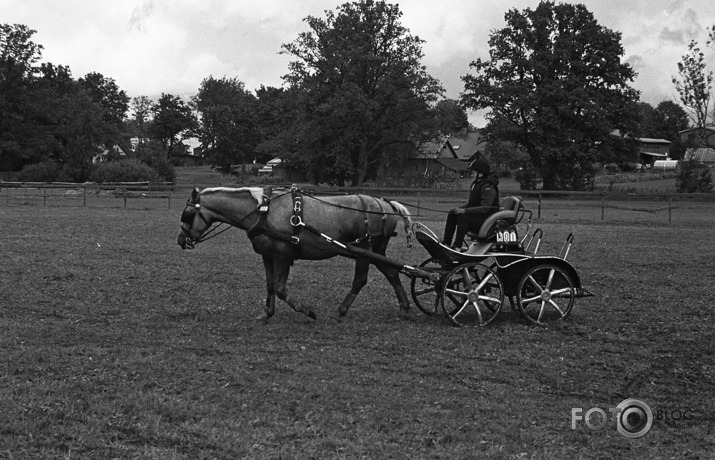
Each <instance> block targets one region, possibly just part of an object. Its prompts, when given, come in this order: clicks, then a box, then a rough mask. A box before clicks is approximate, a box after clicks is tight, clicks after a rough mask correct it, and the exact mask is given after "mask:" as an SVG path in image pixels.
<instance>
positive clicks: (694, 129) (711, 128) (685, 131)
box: [678, 125, 715, 134]
mask: <svg viewBox="0 0 715 460" xmlns="http://www.w3.org/2000/svg"><path fill="white" fill-rule="evenodd" d="M699 129H704V130H707V131H710V132H715V126H713V125H710V126H704V127H703V128H697V127H696V128H688V129H684V130H682V131H678V134H683V133H687V132H689V131H697V130H699Z"/></svg>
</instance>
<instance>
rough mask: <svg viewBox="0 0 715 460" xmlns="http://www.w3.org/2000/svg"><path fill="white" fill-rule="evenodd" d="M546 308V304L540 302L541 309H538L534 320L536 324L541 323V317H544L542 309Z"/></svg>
mask: <svg viewBox="0 0 715 460" xmlns="http://www.w3.org/2000/svg"><path fill="white" fill-rule="evenodd" d="M545 306H546V302H545V301H542V302H541V308H540V309H539V317H538V318H536V322H537V323H540V322H541V317H542V316H543V315H544V307H545Z"/></svg>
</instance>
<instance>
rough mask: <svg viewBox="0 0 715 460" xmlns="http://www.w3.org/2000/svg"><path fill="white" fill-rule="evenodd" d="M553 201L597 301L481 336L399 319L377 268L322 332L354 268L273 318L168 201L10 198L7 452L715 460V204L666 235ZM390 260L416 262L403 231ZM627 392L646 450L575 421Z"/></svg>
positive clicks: (304, 291) (303, 280)
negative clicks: (115, 204) (544, 321)
mask: <svg viewBox="0 0 715 460" xmlns="http://www.w3.org/2000/svg"><path fill="white" fill-rule="evenodd" d="M407 201H409V200H407ZM177 206H178V205H177ZM444 207H445V208H446V207H448V205H447V204H444ZM550 209H553V210H554V211H553V212H551V213H550V214H549V213H544V217H543V218H542V219H541V221H540V222H538V225H539V226H541V227H542V228H543V229H544V231H545V235H546V236H545V242H544V248H543V249H542V251H545V252H558V249H559V248H560V245H561V243H562V241H563V239H564V238H565V237H566V235H567V234H568V233H569V232H572V231H573V232H575V233H576V235H577V240H576V246H575V247H574V249H573V251H572V253H571V255H570V256H569V259H570V260H571V261H572V262H573V263H574V264H575V265H576V267H577V268H578V270H579V273H580V274H581V276H582V278H583V280H584V283H585V284H586V286H587V287H588V288H589V289H590V290H592V291H593V292H595V293H596V297H594V298H590V299H580V300H577V303H576V306H575V309H574V312H573V315H572V317H571V319H569V320H568V321H566V322H563V323H560V324H557V325H554V326H552V327H550V328H548V329H540V328H534V327H531V326H529V325H527V323H526V322H524V321H523V320H522V319H521V318H520V317H519V316H518V315H517V314H515V313H512V312H510V311H509V309H508V308H504V309H503V312H505V313H502V315H501V317H500V318H498V319H497V321H495V322H494V323H493V324H492V325H490V326H489V327H487V328H483V329H476V330H475V329H470V328H453V327H451V326H450V325H449V324H448V323H447V322H446V321H445V320H443V319H440V318H432V317H426V316H423V315H421V314H420V313H419V311H417V309H414V308H413V312H412V314H411V317H410V318H409V319H407V320H403V319H399V318H398V315H397V302H396V299H395V298H394V294H393V292H392V288H391V287H390V286H389V284H388V283H387V282H386V281H385V280H384V279H383V278H382V276H381V275H380V274H379V272H377V270H372V271H371V275H370V282H369V284H368V286H367V287H366V288H365V289H364V290H363V292H362V293H361V294H360V296H359V297H358V299H357V301H356V303H355V305H354V306H353V308H352V309H351V311H350V312H349V314H348V317H347V319H346V321H344V322H343V323H340V324H338V323H335V322H333V321H332V320H330V319H329V318H328V316H329V313H331V312H332V310H333V309H334V308H336V307H337V302H338V300H339V299H341V298H342V296H343V295H344V294H345V293H346V292H347V290H348V286H349V284H350V280H351V277H352V262H351V261H349V260H345V259H333V260H329V261H325V262H297V263H296V266H295V267H294V271H293V272H292V275H291V280H290V284H289V290H290V292H291V293H293V294H294V295H295V296H296V297H297V298H298V299H299V300H300V301H302V302H305V303H310V304H312V305H313V308H314V309H315V311H316V313H317V314H318V319H317V320H316V321H311V320H309V319H307V318H305V317H303V316H301V315H298V314H296V313H294V312H292V310H290V309H289V308H288V307H287V306H285V305H284V304H279V306H278V309H277V313H276V316H275V317H274V318H273V319H272V321H271V322H270V324H267V325H265V324H263V323H258V322H256V321H254V318H255V317H257V316H258V315H259V314H260V313H261V311H262V308H263V299H264V296H265V282H264V279H263V268H262V265H261V262H260V257H259V256H257V255H256V254H254V253H253V252H252V251H251V249H250V245H249V244H248V241H247V239H246V237H245V235H244V234H242V233H241V232H239V231H237V230H232V231H230V232H227V233H225V234H223V235H221V236H219V237H217V238H216V239H214V240H212V241H210V242H207V243H206V244H203V245H201V246H200V247H199V248H198V249H197V250H196V251H193V252H182V251H181V250H180V249H179V248H178V246H176V244H175V239H176V234H177V232H178V220H179V213H180V210H179V209H178V208H177V209H173V210H157V209H155V210H138V209H123V208H89V207H88V208H82V207H76V208H74V207H52V206H47V207H41V206H9V207H8V206H6V207H4V208H2V210H0V219H2V222H3V224H4V225H3V226H4V230H5V231H4V235H5V241H4V244H3V249H2V260H3V263H2V264H0V275H1V276H0V322H1V323H2V334H1V335H0V347H2V350H3V353H2V354H1V355H0V458H73V459H74V458H88V459H89V458H157V459H160V458H162V459H163V458H177V459H182V458H183V459H196V458H226V459H233V458H242V457H248V458H279V457H280V458H300V459H304V458H437V459H438V458H444V459H453V458H477V457H479V458H578V457H584V458H682V457H692V458H698V457H699V458H708V457H712V455H713V454H714V453H715V437H714V435H713V433H712V428H711V427H712V426H713V416H714V415H713V414H715V411H714V409H715V408H714V407H713V403H712V394H713V392H714V391H715V385H714V384H713V381H714V377H715V376H714V375H713V373H714V372H715V371H714V370H713V369H714V368H713V365H714V363H715V358H713V354H712V350H713V348H714V346H715V343H714V340H713V334H712V324H713V309H712V305H711V303H712V302H711V299H713V298H714V297H715V295H714V294H715V292H713V291H714V290H713V286H712V280H711V278H712V273H715V262H714V260H715V244H714V243H715V237H713V234H712V230H711V229H712V226H713V224H714V223H715V213H714V212H713V209H712V207H709V208H707V209H705V208H703V210H704V211H706V212H699V213H697V215H695V214H696V213H691V214H692V215H691V214H689V215H688V219H687V220H686V223H678V222H674V223H673V224H671V225H667V222H659V223H658V222H655V221H646V222H643V221H641V220H640V214H637V213H636V214H631V216H632V217H631V218H630V220H629V219H628V217H626V216H625V215H624V216H623V217H619V219H618V220H615V219H614V220H612V221H610V222H609V221H605V222H600V221H598V220H597V219H596V220H594V219H592V217H591V216H590V215H588V216H586V215H584V214H582V209H583V208H581V207H579V206H577V205H574V204H569V203H568V202H561V204H560V205H559V207H558V210H556V209H557V208H556V206H554V207H553V208H550ZM698 209H700V208H698ZM422 218H423V219H425V220H426V221H427V223H428V225H430V226H432V227H434V229H435V230H438V231H440V232H441V216H439V215H438V214H434V215H433V216H423V217H422ZM388 255H392V256H393V257H397V258H399V259H402V260H405V261H409V262H413V263H415V264H417V263H419V262H421V261H422V260H424V259H425V258H426V257H427V256H426V254H425V253H424V251H423V250H422V249H421V248H419V247H415V248H411V249H410V248H407V247H406V245H405V243H404V241H402V240H401V239H399V238H397V239H395V240H394V241H393V243H392V245H391V247H390V248H389V249H388ZM408 281H409V280H407V279H405V281H404V284H405V286H408ZM626 398H638V399H641V400H643V401H645V402H646V403H647V404H648V405H649V406H650V407H651V408H652V409H653V412H654V418H655V417H656V416H657V415H658V414H660V415H661V419H659V420H655V421H654V423H653V427H652V429H651V431H650V433H648V434H647V435H646V436H644V437H642V438H639V439H633V440H631V439H627V438H626V437H624V436H622V435H620V434H619V433H618V432H617V430H616V426H615V422H612V421H609V422H608V424H607V426H606V427H605V428H604V429H602V430H599V431H593V430H591V429H589V428H588V427H587V426H586V424H585V423H583V422H582V421H581V422H578V423H577V424H576V429H572V428H571V423H572V420H571V413H572V408H574V407H580V408H583V409H584V412H585V411H587V410H588V409H590V408H592V407H599V408H602V409H604V410H606V412H607V409H608V408H609V407H615V406H616V405H617V404H619V403H620V402H621V401H623V400H624V399H626ZM676 410H680V411H681V412H680V413H681V414H683V413H684V411H685V410H689V411H690V412H688V414H691V415H692V417H691V418H690V419H689V420H684V419H682V418H681V419H680V420H672V417H671V420H665V419H664V418H663V415H664V414H666V413H667V414H670V415H672V414H674V413H675V412H674V411H676ZM658 411H660V412H658Z"/></svg>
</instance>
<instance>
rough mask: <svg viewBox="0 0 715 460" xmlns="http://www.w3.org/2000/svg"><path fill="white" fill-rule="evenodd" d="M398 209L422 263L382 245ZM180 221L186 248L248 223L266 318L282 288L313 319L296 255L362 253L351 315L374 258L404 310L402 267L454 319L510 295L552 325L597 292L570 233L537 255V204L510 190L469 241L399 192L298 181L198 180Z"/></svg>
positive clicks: (490, 317) (424, 301) (417, 296)
mask: <svg viewBox="0 0 715 460" xmlns="http://www.w3.org/2000/svg"><path fill="white" fill-rule="evenodd" d="M269 211H270V212H269ZM397 217H401V218H402V219H403V222H404V225H405V231H406V233H407V235H408V237H409V236H411V235H414V237H415V238H416V239H417V241H418V242H419V243H420V244H421V245H422V247H423V248H424V249H425V251H426V252H427V253H428V255H429V257H428V258H427V259H426V260H424V261H423V262H422V263H420V264H419V265H417V266H413V265H411V264H408V263H404V262H402V261H400V260H397V259H394V258H391V257H387V256H386V254H385V250H386V247H387V243H388V242H389V240H390V238H391V237H392V236H395V235H396V232H395V231H394V230H395V228H396V226H397ZM363 218H364V220H363ZM181 221H182V226H181V233H180V234H179V238H178V244H179V245H180V246H181V247H182V248H184V249H187V248H188V249H192V248H193V247H194V246H195V244H196V243H197V242H200V241H204V240H205V239H207V235H209V234H210V233H211V231H212V230H210V229H211V228H212V225H213V223H214V222H217V221H218V222H222V223H227V224H229V225H231V226H234V227H238V228H241V229H243V230H245V231H246V233H247V235H248V236H249V238H250V239H251V242H252V244H253V247H254V250H255V251H256V252H257V253H259V254H261V255H262V256H263V261H264V266H265V269H266V281H267V292H268V296H267V298H266V312H265V313H264V314H263V315H262V318H263V319H264V320H267V319H268V318H270V317H271V316H272V315H273V313H274V310H275V297H276V295H277V296H278V297H279V298H280V299H282V300H284V301H285V302H286V303H287V304H288V305H289V306H291V307H292V308H293V309H294V310H296V311H298V312H301V313H303V314H305V315H306V316H309V317H311V318H315V314H314V312H313V310H312V309H311V308H310V307H309V306H305V305H300V304H299V303H298V302H295V301H294V300H293V299H291V298H290V297H289V296H288V294H287V292H286V280H287V278H288V273H289V270H290V267H291V265H292V264H293V262H294V261H295V260H298V259H313V260H320V259H326V258H329V257H333V256H336V255H339V256H345V257H349V258H352V259H355V260H356V267H355V278H354V280H353V284H352V289H351V291H350V293H349V294H348V295H347V296H346V297H345V299H344V300H343V302H342V303H341V304H340V307H339V308H338V311H337V318H336V319H340V318H342V317H344V316H345V314H346V313H347V310H348V309H349V307H350V305H351V304H352V302H353V301H354V300H355V297H356V296H357V294H358V293H359V292H360V290H361V289H362V287H363V286H364V285H365V284H366V283H367V270H368V267H369V265H370V264H372V265H375V266H376V267H377V268H378V269H379V270H380V271H381V272H382V273H383V274H384V275H385V276H386V278H387V279H388V281H389V282H390V284H392V286H393V287H394V289H395V293H396V294H397V298H398V300H399V303H400V308H401V310H403V311H407V310H408V309H409V300H408V298H407V296H406V293H405V291H404V288H403V286H402V284H401V281H400V279H399V274H403V275H406V276H407V277H409V278H410V292H411V294H412V299H413V301H414V303H415V305H416V306H417V307H418V308H419V309H420V310H421V311H422V312H423V313H425V314H428V315H436V314H438V313H439V312H440V311H441V312H443V313H444V315H445V316H446V317H447V318H448V319H449V321H450V322H451V323H452V324H453V325H455V326H466V325H472V326H486V325H488V324H490V323H491V322H493V321H494V320H495V319H496V318H497V315H498V314H499V312H500V311H501V308H502V306H503V304H504V300H505V299H509V302H510V304H511V307H512V309H518V310H519V311H520V312H521V314H522V315H523V316H524V318H526V319H527V320H528V321H529V322H531V323H533V324H536V325H540V326H545V325H548V324H549V323H552V322H555V321H559V320H562V319H564V318H566V317H567V316H568V315H569V314H570V313H571V310H572V309H573V306H574V301H575V299H576V298H578V297H588V296H592V295H593V294H592V293H591V292H589V291H588V290H587V289H586V288H585V287H583V285H582V283H581V278H580V276H579V275H578V272H577V271H576V269H575V268H574V266H573V265H572V264H571V263H570V262H568V261H567V260H566V259H567V256H568V253H569V251H570V249H571V246H572V244H573V241H574V236H573V234H570V235H569V236H568V238H567V239H566V242H565V243H564V246H563V247H562V250H561V252H560V253H559V254H558V255H541V254H539V253H538V251H539V246H540V244H541V239H542V235H543V232H542V230H541V229H536V230H534V231H533V232H531V231H530V230H531V223H532V213H531V211H530V210H528V209H526V208H525V206H524V204H523V202H522V200H521V198H519V197H515V196H511V197H506V198H504V199H503V200H502V201H501V208H500V210H499V211H497V212H496V213H494V214H491V215H490V216H489V217H488V218H487V219H486V221H485V222H484V223H483V225H482V227H481V228H480V230H479V231H478V232H476V233H470V234H468V235H467V236H468V237H470V238H471V241H469V244H468V247H464V248H457V249H455V248H450V247H447V246H445V245H443V244H441V243H440V240H439V238H438V237H437V235H436V234H435V233H434V232H433V231H432V230H430V229H429V228H428V227H427V226H426V225H424V224H422V223H419V222H416V223H413V222H412V220H411V216H410V215H409V212H408V211H407V209H406V207H405V206H404V205H402V204H400V203H398V202H396V201H391V200H385V199H382V198H375V197H370V196H366V195H343V196H328V197H324V196H323V197H320V196H316V195H314V194H311V193H308V192H305V191H302V190H299V189H297V188H295V187H291V188H290V189H287V190H281V191H275V190H273V189H270V188H268V189H262V188H240V189H227V188H214V189H205V190H204V191H199V190H198V189H195V190H194V191H193V193H192V196H191V197H190V198H189V200H188V202H187V207H186V208H185V209H184V212H183V213H182V218H181ZM309 222H316V224H315V225H313V224H311V223H309ZM316 225H317V226H316ZM318 227H320V228H318ZM524 227H525V229H524ZM213 229H215V227H213ZM520 229H524V231H520ZM323 231H325V233H324V232H323ZM520 233H523V236H520Z"/></svg>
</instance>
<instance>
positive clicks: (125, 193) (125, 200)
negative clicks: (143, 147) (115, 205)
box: [124, 187, 127, 208]
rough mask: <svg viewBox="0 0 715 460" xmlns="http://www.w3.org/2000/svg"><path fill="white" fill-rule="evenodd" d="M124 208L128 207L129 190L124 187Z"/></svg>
mask: <svg viewBox="0 0 715 460" xmlns="http://www.w3.org/2000/svg"><path fill="white" fill-rule="evenodd" d="M124 207H125V208H126V207H127V188H126V187H124Z"/></svg>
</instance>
